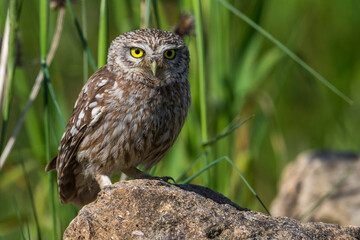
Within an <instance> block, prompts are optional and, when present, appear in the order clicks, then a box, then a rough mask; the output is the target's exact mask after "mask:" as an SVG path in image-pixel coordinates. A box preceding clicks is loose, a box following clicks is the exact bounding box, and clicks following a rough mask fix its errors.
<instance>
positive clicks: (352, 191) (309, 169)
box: [271, 151, 360, 226]
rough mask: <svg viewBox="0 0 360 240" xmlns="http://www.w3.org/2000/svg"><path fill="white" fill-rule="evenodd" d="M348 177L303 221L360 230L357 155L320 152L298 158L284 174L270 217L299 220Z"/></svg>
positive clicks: (358, 160) (359, 183) (359, 170)
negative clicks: (354, 226)
mask: <svg viewBox="0 0 360 240" xmlns="http://www.w3.org/2000/svg"><path fill="white" fill-rule="evenodd" d="M349 169H350V171H351V172H350V173H349ZM346 175H348V176H347V177H346V178H345V180H344V181H343V182H342V183H341V184H340V185H339V186H337V188H336V189H334V191H332V193H331V194H330V195H329V196H328V197H327V198H326V199H325V200H324V201H323V202H322V203H321V204H320V205H319V206H318V207H317V208H316V209H314V210H313V211H311V213H310V214H309V215H307V217H306V218H304V219H303V221H311V222H327V223H335V224H339V225H356V226H360V157H359V155H358V154H355V153H338V152H329V151H321V152H305V153H303V154H301V155H299V157H298V158H297V159H296V160H295V161H294V162H293V163H291V164H289V165H288V166H287V167H286V169H285V171H284V173H283V176H282V180H281V181H280V185H279V193H278V196H277V197H276V198H275V200H274V202H273V204H272V206H271V213H272V214H273V215H275V216H287V217H291V218H299V217H300V216H301V215H302V214H304V213H305V212H306V211H307V210H308V209H309V208H310V207H311V206H313V205H314V204H315V203H316V202H317V201H318V200H319V199H320V198H321V197H322V196H324V195H325V194H326V193H327V192H328V191H329V190H330V189H332V186H333V185H334V184H335V183H336V182H338V181H339V179H341V178H343V177H344V176H346Z"/></svg>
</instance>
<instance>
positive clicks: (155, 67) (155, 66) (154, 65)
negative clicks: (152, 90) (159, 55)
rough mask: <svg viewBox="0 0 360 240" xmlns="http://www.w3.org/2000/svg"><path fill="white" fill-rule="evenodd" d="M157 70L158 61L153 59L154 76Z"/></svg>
mask: <svg viewBox="0 0 360 240" xmlns="http://www.w3.org/2000/svg"><path fill="white" fill-rule="evenodd" d="M156 70H157V63H156V61H155V60H153V61H152V62H151V71H152V73H153V75H154V76H156Z"/></svg>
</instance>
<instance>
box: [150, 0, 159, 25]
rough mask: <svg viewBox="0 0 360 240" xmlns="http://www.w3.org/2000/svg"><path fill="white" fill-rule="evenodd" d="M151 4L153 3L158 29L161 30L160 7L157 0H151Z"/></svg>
mask: <svg viewBox="0 0 360 240" xmlns="http://www.w3.org/2000/svg"><path fill="white" fill-rule="evenodd" d="M151 3H152V6H153V9H154V16H155V22H156V28H157V29H161V28H160V20H159V10H158V5H157V0H151Z"/></svg>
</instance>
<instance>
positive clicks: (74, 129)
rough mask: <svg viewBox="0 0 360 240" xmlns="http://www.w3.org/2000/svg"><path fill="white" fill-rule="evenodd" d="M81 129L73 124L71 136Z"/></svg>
mask: <svg viewBox="0 0 360 240" xmlns="http://www.w3.org/2000/svg"><path fill="white" fill-rule="evenodd" d="M78 132H79V131H78V130H77V128H76V127H75V126H73V127H72V128H71V130H70V134H71V136H74V135H76V134H77V133H78Z"/></svg>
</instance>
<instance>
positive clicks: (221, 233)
mask: <svg viewBox="0 0 360 240" xmlns="http://www.w3.org/2000/svg"><path fill="white" fill-rule="evenodd" d="M255 238H256V239H356V238H358V239H359V238H360V229H359V228H357V227H340V226H338V225H331V224H325V223H301V222H298V221H296V220H293V219H290V218H286V217H276V218H273V217H270V216H268V215H265V214H262V213H258V212H252V211H249V210H247V209H243V208H241V207H239V206H237V205H236V204H234V203H232V202H231V201H230V200H228V199H227V198H225V197H224V196H222V195H221V194H219V193H216V192H214V191H212V190H210V189H208V188H205V187H200V186H196V185H172V184H169V183H165V182H163V181H157V180H132V181H120V182H118V183H116V184H114V185H113V186H111V187H108V188H107V189H105V190H104V191H102V192H101V193H100V194H99V197H98V199H97V200H96V201H95V202H93V203H90V204H89V205H86V206H84V207H83V208H82V209H81V210H80V212H79V214H78V216H77V217H76V218H75V219H74V220H73V221H72V222H71V223H70V225H69V226H68V228H67V229H66V230H65V233H64V239H255Z"/></svg>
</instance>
